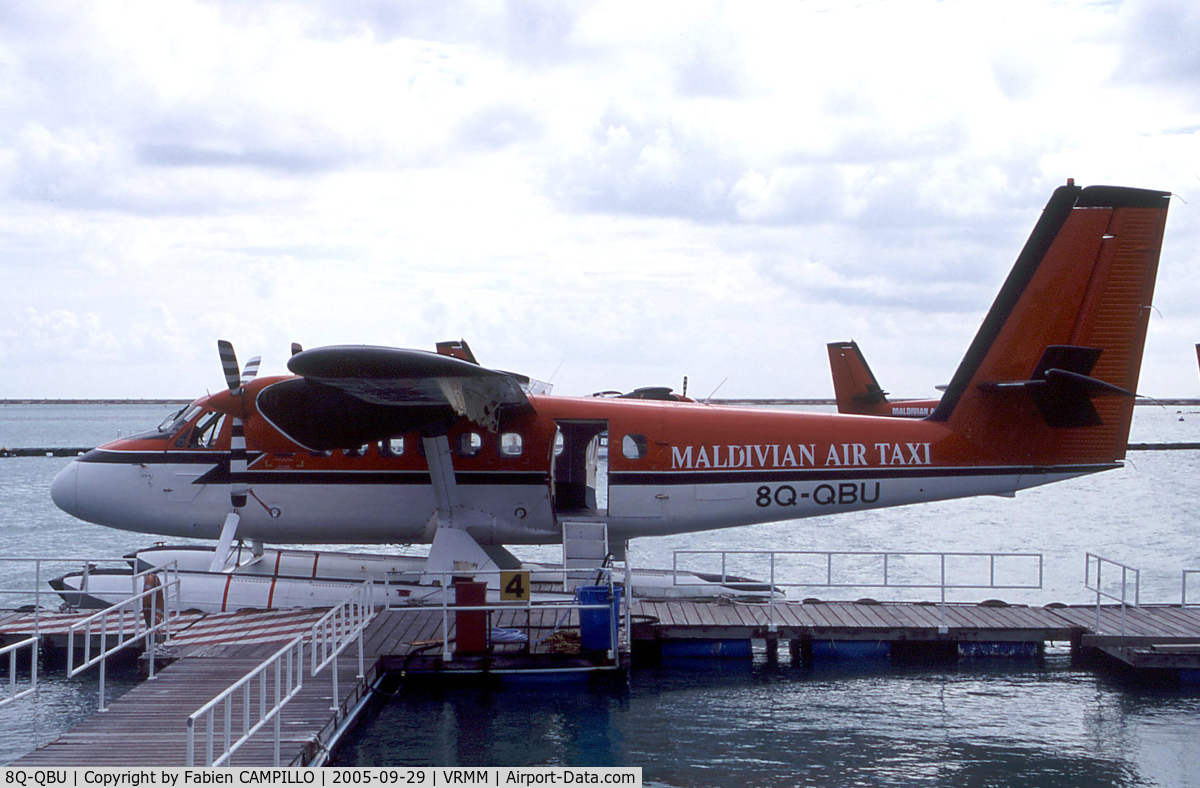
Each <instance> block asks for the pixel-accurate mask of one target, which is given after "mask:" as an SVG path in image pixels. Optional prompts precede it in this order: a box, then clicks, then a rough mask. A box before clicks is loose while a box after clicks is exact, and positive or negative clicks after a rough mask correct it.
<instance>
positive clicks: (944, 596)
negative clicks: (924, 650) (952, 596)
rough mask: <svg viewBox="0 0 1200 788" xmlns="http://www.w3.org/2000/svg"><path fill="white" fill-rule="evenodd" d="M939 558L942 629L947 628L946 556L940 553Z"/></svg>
mask: <svg viewBox="0 0 1200 788" xmlns="http://www.w3.org/2000/svg"><path fill="white" fill-rule="evenodd" d="M939 558H940V559H941V567H942V604H941V608H942V628H943V629H944V628H946V627H948V626H949V625H948V624H947V623H946V554H945V553H942V554H941V555H940V556H939Z"/></svg>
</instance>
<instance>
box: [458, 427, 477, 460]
mask: <svg viewBox="0 0 1200 788" xmlns="http://www.w3.org/2000/svg"><path fill="white" fill-rule="evenodd" d="M482 448H483V436H482V435H480V434H479V433H478V432H464V433H463V434H462V435H459V436H458V453H459V456H461V457H474V456H475V455H476V454H478V453H479V450H480V449H482Z"/></svg>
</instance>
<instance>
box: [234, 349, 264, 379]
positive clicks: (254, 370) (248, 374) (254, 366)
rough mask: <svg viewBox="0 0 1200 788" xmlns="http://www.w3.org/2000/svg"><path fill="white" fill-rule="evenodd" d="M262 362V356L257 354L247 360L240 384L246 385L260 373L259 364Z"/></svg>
mask: <svg viewBox="0 0 1200 788" xmlns="http://www.w3.org/2000/svg"><path fill="white" fill-rule="evenodd" d="M261 363H262V356H255V357H254V358H252V359H250V360H249V361H247V362H246V368H245V369H243V370H242V379H241V381H240V382H239V384H238V385H241V386H245V385H246V384H247V383H249V382H250V381H252V380H254V377H255V376H256V375H258V365H259V364H261Z"/></svg>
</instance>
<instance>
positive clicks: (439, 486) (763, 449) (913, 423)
mask: <svg viewBox="0 0 1200 788" xmlns="http://www.w3.org/2000/svg"><path fill="white" fill-rule="evenodd" d="M1169 197H1170V194H1169V193H1168V192H1162V191H1153V190H1145V189H1134V188H1125V187H1112V186H1091V187H1087V188H1083V187H1080V186H1076V185H1075V184H1074V183H1073V182H1072V181H1068V183H1067V185H1065V186H1060V187H1058V188H1057V189H1056V190H1055V191H1054V193H1053V194H1052V196H1051V197H1050V199H1049V201H1048V202H1047V204H1046V206H1045V208H1044V210H1043V211H1042V214H1041V216H1040V218H1039V219H1038V220H1037V222H1036V225H1035V226H1034V228H1033V231H1032V233H1031V234H1030V236H1029V239H1028V241H1027V242H1026V243H1025V245H1024V247H1023V249H1022V250H1021V251H1020V253H1019V255H1018V256H1017V259H1016V262H1015V264H1014V266H1013V268H1012V270H1011V272H1010V273H1009V275H1008V277H1007V279H1006V280H1005V282H1004V283H1003V285H1002V287H1001V289H1000V292H999V294H998V296H997V297H996V299H995V302H994V303H993V305H992V307H991V309H990V311H989V312H988V313H987V316H986V317H985V319H984V320H983V323H982V325H981V326H980V328H979V331H978V333H977V334H976V336H975V338H974V339H973V340H972V342H971V344H970V345H969V347H968V349H967V351H966V355H965V356H964V358H963V359H962V362H961V363H960V364H959V366H958V368H957V370H956V371H955V372H954V374H953V376H952V378H951V381H950V383H949V385H948V386H947V388H946V391H945V393H944V395H943V396H942V398H941V399H940V400H939V401H938V402H937V404H936V406H934V407H933V408H932V411H931V412H930V413H928V414H927V415H925V416H924V417H922V418H892V417H890V416H880V415H857V414H831V413H804V412H795V411H776V410H770V409H764V408H753V407H727V406H715V405H711V404H707V403H704V402H698V401H694V400H691V399H689V398H687V397H683V396H674V395H672V394H671V393H670V392H669V391H668V392H667V393H666V394H662V393H661V392H659V394H658V395H655V396H628V397H620V396H605V397H574V396H561V395H556V394H553V393H549V392H547V391H546V389H545V387H543V386H539V385H538V384H537V383H536V382H535V381H532V380H531V379H529V378H527V377H525V376H523V375H520V374H516V373H511V372H505V371H502V370H498V369H492V368H489V367H485V366H483V365H481V364H480V363H478V362H477V360H476V359H475V358H474V356H473V355H472V354H471V353H470V349H469V348H468V347H467V346H466V345H465V343H462V342H452V343H443V344H442V345H440V346H439V347H438V352H430V351H423V350H414V349H400V348H390V347H374V346H331V347H318V348H312V349H301V348H299V347H293V355H291V357H290V359H289V360H288V362H287V366H288V369H289V371H290V373H291V374H289V375H281V376H264V377H260V376H258V375H257V374H256V372H257V366H258V361H257V360H252V361H251V363H248V364H247V365H246V367H245V368H243V369H239V366H238V363H237V360H236V356H235V354H234V352H233V348H232V347H231V346H229V345H228V344H227V343H220V346H219V347H220V351H221V356H222V359H223V363H224V370H225V377H226V383H227V386H226V388H225V389H224V390H222V391H220V392H218V393H215V394H212V395H210V396H204V397H200V398H199V399H197V400H195V402H193V403H192V404H191V405H190V406H188V407H186V408H184V409H183V410H182V411H180V412H179V413H177V414H176V415H175V416H174V417H173V418H170V419H168V420H166V421H165V422H164V423H163V424H161V425H159V426H158V427H157V428H155V429H152V430H149V431H148V432H145V433H142V434H138V435H132V436H129V437H126V438H122V439H119V440H116V441H113V442H111V443H108V444H105V445H103V446H100V447H98V448H96V449H93V450H91V451H89V452H87V453H85V454H83V455H82V456H80V457H78V458H77V459H75V460H74V461H72V462H71V463H70V464H69V465H67V466H66V467H65V468H64V469H63V470H62V471H61V472H60V473H59V475H58V476H57V478H56V479H55V480H54V482H53V484H52V487H51V495H52V497H53V500H54V502H55V503H56V504H57V505H58V506H59V507H60V508H61V509H62V510H64V511H66V512H68V513H70V514H71V515H73V516H75V517H78V518H81V519H83V520H86V521H88V522H91V523H98V524H101V525H105V526H109V527H113V528H120V529H125V530H129V531H135V532H139V533H146V534H155V535H162V536H167V537H190V538H196V539H203V540H215V541H216V547H215V549H207V550H201V551H196V550H192V551H187V552H191V553H195V555H194V556H192V557H191V558H188V559H186V560H182V561H181V563H180V566H184V565H185V564H186V565H187V566H189V567H193V568H195V569H197V570H198V571H207V572H208V573H210V574H213V575H222V576H224V577H225V578H228V579H227V580H225V581H224V582H225V583H226V585H225V587H224V591H222V592H221V593H224V594H225V595H226V597H228V595H229V594H230V593H231V590H230V588H231V587H230V585H229V584H230V583H232V582H233V580H232V578H234V577H236V576H238V575H240V574H245V573H244V572H242V571H240V569H239V567H242V566H243V563H245V564H253V565H254V566H257V567H259V572H260V577H259V578H258V580H259V581H261V584H262V585H263V589H262V590H261V593H262V594H267V593H270V592H268V591H267V590H266V588H267V587H268V586H270V588H271V589H272V590H275V589H276V588H278V582H276V583H275V584H274V585H272V584H271V578H275V579H276V581H277V580H278V578H280V577H284V576H286V577H289V578H291V577H295V576H304V575H308V576H309V577H311V578H319V577H323V576H322V575H318V572H317V568H316V565H317V564H318V563H319V561H320V559H319V558H318V559H314V558H313V554H311V553H309V554H306V555H303V556H300V557H297V556H296V555H293V554H291V553H290V552H289V551H286V550H275V551H274V552H271V551H269V550H267V548H266V547H265V546H266V545H280V544H287V545H297V544H300V545H303V544H346V545H354V544H357V545H363V544H428V545H429V548H428V554H427V555H425V556H422V557H420V558H419V559H408V558H404V559H395V565H394V566H392V567H391V568H390V569H389V571H392V572H396V573H399V574H401V575H405V576H406V579H407V580H409V581H411V582H410V584H409V585H408V586H407V588H408V589H409V591H407V593H409V594H412V595H414V598H415V596H419V593H420V589H429V588H434V587H437V586H438V585H439V581H437V580H436V579H435V578H445V577H446V575H447V574H450V573H453V572H455V571H461V570H462V569H463V568H464V567H469V568H473V569H475V570H479V571H492V570H499V571H503V570H504V569H505V568H508V567H512V566H516V565H519V564H520V562H519V561H517V560H516V559H515V558H514V557H513V555H512V554H511V553H510V552H508V550H507V549H506V546H512V545H546V544H551V545H560V544H561V545H563V546H564V547H563V550H564V556H566V555H568V554H569V553H571V551H572V550H574V549H575V548H578V549H577V550H575V552H577V553H579V554H583V553H588V552H589V550H592V551H594V550H595V549H596V546H597V545H602V550H603V553H604V554H605V558H609V557H614V556H615V557H617V558H619V557H620V555H621V554H622V552H623V551H624V549H625V547H626V545H627V544H628V541H629V540H631V539H637V538H640V537H651V536H663V535H668V534H687V533H694V532H700V531H708V530H711V529H720V528H732V527H737V526H743V525H748V524H754V523H769V522H780V521H787V522H788V523H789V524H790V525H789V526H788V527H790V528H797V527H802V526H800V525H798V523H797V521H800V520H803V519H805V518H810V517H817V516H825V515H833V514H838V513H843V512H853V511H861V510H867V509H882V508H885V507H892V506H904V505H910V504H918V503H923V502H929V501H941V500H946V499H952V498H961V497H965V496H977V495H998V496H1013V495H1015V494H1016V493H1017V492H1018V491H1020V490H1023V489H1026V488H1029V487H1033V486H1036V485H1042V484H1047V483H1051V482H1057V481H1060V480H1064V479H1071V478H1074V477H1078V476H1081V475H1084V474H1091V473H1096V472H1101V471H1107V470H1112V469H1115V468H1119V467H1121V465H1122V460H1123V458H1124V456H1125V451H1126V445H1127V440H1128V435H1129V427H1130V421H1131V418H1132V413H1133V405H1134V400H1135V396H1136V391H1137V383H1138V375H1139V369H1140V365H1141V357H1142V349H1143V345H1144V342H1145V337H1146V328H1147V323H1148V320H1149V314H1150V309H1151V300H1152V296H1153V290H1154V281H1155V275H1156V271H1157V266H1158V259H1159V253H1160V248H1161V244H1162V238H1163V230H1164V226H1165V223H1166V216H1167V207H1168V202H1169ZM864 367H865V364H864ZM876 388H877V386H876ZM602 436H604V437H607V439H608V456H607V473H606V474H598V473H597V453H598V452H597V446H598V444H599V440H600V438H601V437H602ZM598 485H603V486H604V487H603V491H604V492H606V495H604V496H599V495H598V494H597V493H598ZM589 534H590V535H589ZM597 534H599V536H597ZM245 545H249V548H248V549H246V548H245V547H244V546H245ZM573 545H574V547H572V546H573ZM588 545H591V547H588ZM158 553H159V555H158V556H157V558H156V557H155V552H154V551H143V553H142V554H141V555H140V557H139V559H138V560H140V561H141V560H145V561H151V562H153V561H155V560H165V559H166V557H167V556H170V555H175V556H179V555H181V554H182V553H183V551H171V550H167V549H160V550H158ZM348 555H349V557H348V558H347V557H345V556H343V557H341V558H339V559H338V561H341V562H342V566H341V567H340V568H338V569H336V570H332V571H333V572H334V574H337V573H339V572H340V573H343V574H345V573H352V571H357V570H355V569H354V564H355V561H356V560H359V559H356V558H355V556H354V554H348ZM243 559H245V560H244V562H243ZM361 560H362V561H363V562H364V563H365V562H366V559H361ZM372 560H374V559H372ZM306 562H307V563H306ZM309 564H311V572H310V571H309V569H308V565H309ZM281 567H287V568H286V569H281ZM364 571H370V570H364ZM629 580H630V583H631V584H632V585H633V586H634V591H635V593H636V583H637V577H630V578H629ZM727 580H728V579H727V578H716V582H715V585H716V586H717V587H718V591H721V590H722V589H721V588H720V586H721V584H722V583H723V582H725V581H727ZM672 582H673V581H672ZM748 582H749V581H748ZM414 589H416V590H414ZM728 590H729V589H724V591H728ZM768 592H769V593H770V592H772V590H771V589H768ZM301 595H302V594H301ZM295 598H296V597H295V595H293V596H291V597H289V599H292V600H293V603H294V599H295ZM222 604H228V599H227V598H226V600H225V601H224V602H222Z"/></svg>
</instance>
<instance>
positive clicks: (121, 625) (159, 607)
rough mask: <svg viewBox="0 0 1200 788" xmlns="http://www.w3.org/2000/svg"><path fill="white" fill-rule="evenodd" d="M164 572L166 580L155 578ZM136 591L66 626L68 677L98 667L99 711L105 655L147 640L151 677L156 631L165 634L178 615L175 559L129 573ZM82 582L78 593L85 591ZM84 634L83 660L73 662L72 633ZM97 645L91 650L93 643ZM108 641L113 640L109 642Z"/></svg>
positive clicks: (102, 703) (73, 640)
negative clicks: (139, 589) (140, 587)
mask: <svg viewBox="0 0 1200 788" xmlns="http://www.w3.org/2000/svg"><path fill="white" fill-rule="evenodd" d="M159 575H165V576H166V578H167V579H166V581H161V580H159V579H158V577H159ZM131 578H132V580H131V582H132V587H133V588H134V589H135V592H134V593H133V594H132V595H131V596H128V597H126V598H124V599H122V600H120V601H119V602H117V603H115V604H113V605H110V606H109V607H106V608H104V609H103V610H100V611H98V612H96V613H94V614H92V615H90V616H88V617H87V618H85V619H82V620H81V621H77V622H75V623H74V624H71V625H70V626H69V627H68V628H67V678H72V677H74V676H77V675H79V674H80V673H82V672H83V671H85V670H87V669H88V668H91V667H94V666H96V665H99V666H100V708H99V710H100V711H107V710H108V709H107V707H106V706H105V704H104V699H105V698H104V695H105V693H104V682H105V674H106V666H107V661H108V658H109V657H111V656H112V655H114V654H116V653H117V652H119V651H122V650H124V649H126V648H129V647H130V646H133V645H136V644H138V643H140V642H143V641H144V642H145V643H146V649H147V651H149V652H150V659H149V665H150V679H151V680H153V679H154V677H155V676H154V668H155V665H154V662H155V641H156V640H157V639H158V634H159V633H160V632H161V633H163V637H164V639H165V637H166V636H167V635H168V634H169V632H170V627H171V624H172V622H173V621H174V620H175V619H176V618H178V617H179V609H180V605H179V594H180V591H179V588H180V581H179V573H178V570H177V567H176V564H175V563H174V562H172V563H170V564H167V565H166V566H161V567H156V568H152V569H146V570H144V571H142V572H136V573H134V574H133V575H131ZM139 578H141V579H142V586H143V590H142V591H140V592H139V591H136V589H137V585H138V579H139ZM86 588H87V584H86V581H85V582H84V584H83V586H82V587H81V589H80V591H81V593H84V592H86ZM77 633H79V634H81V635H82V637H83V648H82V652H83V654H82V661H81V662H80V663H79V664H78V665H76V664H75V636H76V634H77ZM94 641H95V642H96V643H97V647H96V648H95V649H93V647H92V644H93V642H94ZM110 642H111V643H112V644H111V645H110Z"/></svg>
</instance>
